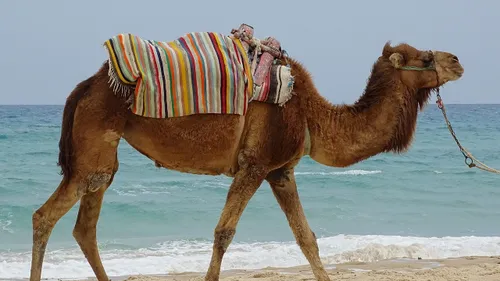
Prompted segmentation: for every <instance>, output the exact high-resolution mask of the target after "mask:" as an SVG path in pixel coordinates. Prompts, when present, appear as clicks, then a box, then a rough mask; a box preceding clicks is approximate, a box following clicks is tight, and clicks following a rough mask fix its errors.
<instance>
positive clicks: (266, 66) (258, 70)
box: [231, 23, 293, 97]
mask: <svg viewBox="0 0 500 281" xmlns="http://www.w3.org/2000/svg"><path fill="white" fill-rule="evenodd" d="M231 34H232V35H233V36H234V37H235V38H238V39H240V40H241V41H242V45H243V47H244V48H245V49H246V50H247V52H248V54H249V56H248V57H249V59H250V62H251V65H252V66H251V73H252V75H253V83H254V97H256V96H258V95H262V94H266V93H263V92H266V91H269V87H266V85H265V84H270V81H269V78H270V76H271V72H273V74H274V73H275V72H276V71H278V72H279V70H276V68H281V67H283V66H281V65H276V64H274V62H275V60H276V59H280V58H283V57H284V56H285V53H286V52H285V51H284V50H282V49H281V44H280V42H279V41H278V40H277V39H276V38H274V37H267V38H265V39H264V40H259V39H257V38H255V37H254V28H253V27H252V26H250V25H248V24H245V23H243V24H241V25H240V27H239V28H238V29H232V30H231ZM289 72H290V71H289V69H288V74H289ZM266 82H267V83H266ZM291 83H293V81H291ZM267 86H269V85H267Z"/></svg>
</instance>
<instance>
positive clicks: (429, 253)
mask: <svg viewBox="0 0 500 281" xmlns="http://www.w3.org/2000/svg"><path fill="white" fill-rule="evenodd" d="M318 244H319V247H320V255H321V257H322V260H323V262H324V263H325V264H330V265H331V264H336V263H342V262H349V261H356V262H373V261H377V260H383V259H396V258H417V257H421V258H424V259H428V258H450V257H461V256H469V255H487V256H490V255H500V237H473V236H469V237H442V238H437V237H434V238H422V237H402V236H379V235H371V236H358V235H337V236H333V237H326V238H320V239H318ZM211 250H212V243H211V242H208V241H207V242H199V241H174V242H165V243H162V244H159V245H156V246H155V247H151V248H143V249H139V250H108V251H103V252H102V253H101V255H102V258H103V263H104V266H105V268H106V270H107V272H108V274H109V275H110V276H123V275H131V274H132V275H134V274H168V273H174V272H177V273H178V272H186V271H191V272H192V271H197V272H205V271H206V270H207V268H208V264H209V262H210V256H211ZM30 255H31V254H30V253H29V252H28V253H3V254H2V255H0V279H6V278H7V279H8V278H27V277H28V276H29V271H30V270H29V268H30V260H31V258H30ZM303 264H307V260H306V259H305V258H304V256H303V255H302V252H301V251H300V249H299V247H298V246H297V245H296V243H295V242H293V241H290V242H267V243H233V244H231V246H230V247H229V249H228V252H227V253H226V255H225V257H224V261H223V264H222V268H223V270H228V269H260V268H264V267H267V266H272V267H289V266H297V265H303ZM89 276H94V275H93V272H92V270H91V268H90V266H89V265H88V264H87V261H86V260H85V259H84V256H83V254H82V253H81V252H80V250H78V249H76V248H75V249H71V250H58V251H52V252H48V253H47V255H46V259H45V263H44V267H43V277H44V278H49V279H56V278H85V277H89Z"/></svg>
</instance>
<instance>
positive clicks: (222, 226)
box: [205, 167, 265, 281]
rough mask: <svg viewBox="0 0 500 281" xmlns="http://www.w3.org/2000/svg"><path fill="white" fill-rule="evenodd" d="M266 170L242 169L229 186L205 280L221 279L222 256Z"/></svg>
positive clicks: (216, 229) (214, 280)
mask: <svg viewBox="0 0 500 281" xmlns="http://www.w3.org/2000/svg"><path fill="white" fill-rule="evenodd" d="M264 177H265V172H263V171H261V170H259V169H256V168H254V167H248V168H245V169H242V170H240V171H239V172H238V173H237V174H236V176H235V178H234V180H233V183H232V184H231V187H230V188H229V193H228V195H227V199H226V204H225V205H224V209H223V210H222V214H221V216H220V219H219V223H218V224H217V227H216V228H215V235H214V238H215V240H214V245H213V252H212V260H211V261H210V267H209V269H208V272H207V275H206V276H205V280H207V281H216V280H219V274H220V269H221V263H222V258H223V256H224V253H225V252H226V249H227V247H228V246H229V244H230V243H231V241H232V239H233V237H234V234H235V232H236V225H237V224H238V221H239V219H240V217H241V215H242V214H243V210H244V209H245V207H246V206H247V204H248V201H250V198H252V196H253V195H254V194H255V192H256V191H257V189H258V188H259V186H260V185H261V183H262V182H263V181H264Z"/></svg>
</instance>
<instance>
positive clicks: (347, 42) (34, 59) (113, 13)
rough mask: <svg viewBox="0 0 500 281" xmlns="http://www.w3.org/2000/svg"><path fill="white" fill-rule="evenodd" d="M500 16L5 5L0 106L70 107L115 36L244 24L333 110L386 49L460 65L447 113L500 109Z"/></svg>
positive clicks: (390, 6) (1, 10)
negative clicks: (427, 53) (305, 74)
mask: <svg viewBox="0 0 500 281" xmlns="http://www.w3.org/2000/svg"><path fill="white" fill-rule="evenodd" d="M141 1H142V2H141ZM498 11H500V2H498V1H486V0H485V1H479V0H478V1H466V0H439V1H438V0H430V1H428V0H420V1H401V0H399V1H394V0H390V1H389V0H387V1H386V0H377V1H370V0H349V1H333V0H330V1H326V0H322V1H311V0H310V1H307V0H306V1H297V0H287V1H278V0H275V1H270V0H265V1H263V0H252V1H242V0H232V1H229V0H226V1H222V0H210V1H207V0H203V1H202V0H197V1H193V0H191V1H186V0H184V1H183V0H175V1H171V0H170V1H169V0H163V1H147V0H135V1H130V0H120V1H117V0H107V1H103V0H85V1H68V0H51V1H34V0H32V1H24V0H15V1H7V0H4V1H1V4H0V38H1V39H0V40H1V44H0V82H1V85H2V87H1V89H0V104H64V102H65V100H66V97H67V96H68V95H69V93H70V92H71V91H72V90H73V88H74V87H75V86H76V84H77V83H79V82H80V81H82V80H85V79H86V78H87V77H89V76H91V75H92V74H94V73H95V72H96V71H97V70H98V69H99V67H100V66H101V64H102V63H103V62H104V60H106V59H107V53H106V51H105V49H104V47H103V45H102V44H103V42H104V41H105V40H107V39H108V38H110V37H112V36H114V35H116V34H118V33H133V34H135V35H138V36H139V37H142V38H144V39H153V40H157V41H170V40H174V39H176V38H177V37H179V36H182V35H184V34H185V33H188V32H195V31H214V32H221V33H225V34H229V32H230V31H231V29H232V28H237V27H238V26H239V25H240V24H241V23H247V24H250V25H252V26H253V27H254V29H255V36H256V37H258V38H265V37H267V36H273V37H275V38H276V39H278V40H279V41H280V42H281V45H282V47H283V48H284V49H286V50H287V52H288V54H289V55H290V56H292V57H293V58H295V59H297V60H299V61H301V62H302V63H303V65H304V66H305V67H306V68H307V69H308V70H309V71H310V72H311V73H312V75H313V78H314V82H315V83H316V86H317V88H318V89H319V90H320V92H321V94H322V95H323V96H325V97H326V98H327V99H328V100H329V101H331V102H332V103H336V104H340V103H353V102H354V101H356V100H357V99H358V98H359V96H360V95H361V94H362V92H363V89H364V87H365V85H366V80H367V78H368V76H369V74H370V70H371V66H372V64H373V63H374V62H375V60H376V59H377V58H378V57H379V56H380V54H381V52H382V48H383V46H384V44H385V43H386V42H387V41H391V42H392V43H393V44H397V43H402V42H406V43H409V44H411V45H413V46H414V47H416V48H418V49H422V50H428V49H429V50H442V51H447V52H451V53H454V54H456V55H457V56H458V57H459V59H460V61H461V63H462V64H463V66H464V68H465V73H464V76H463V77H462V79H460V80H459V81H455V82H450V83H448V84H446V85H445V87H444V88H443V89H441V95H442V97H443V100H444V101H445V103H500V93H498V92H497V89H496V88H497V87H496V84H495V83H496V82H498V81H499V79H500V36H499V34H500V33H499V31H498V28H499V27H500V17H499V16H498ZM433 99H435V97H434V98H433Z"/></svg>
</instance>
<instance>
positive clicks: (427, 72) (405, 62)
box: [382, 43, 464, 89]
mask: <svg viewBox="0 0 500 281" xmlns="http://www.w3.org/2000/svg"><path fill="white" fill-rule="evenodd" d="M382 57H383V58H384V60H388V61H390V63H391V64H392V66H393V67H394V68H396V69H397V70H398V71H399V72H400V78H401V81H402V82H403V83H404V84H405V85H406V86H408V87H411V88H417V89H425V88H438V87H440V86H441V85H443V84H445V83H446V82H448V81H455V80H458V79H459V78H460V77H462V74H463V73H464V68H463V67H462V65H461V64H460V62H459V61H458V58H457V56H455V55H453V54H450V53H447V52H441V51H421V50H417V49H415V48H414V47H412V46H410V45H408V44H400V45H397V46H395V47H391V46H390V44H389V43H387V44H386V45H385V46H384V49H383V51H382Z"/></svg>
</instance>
